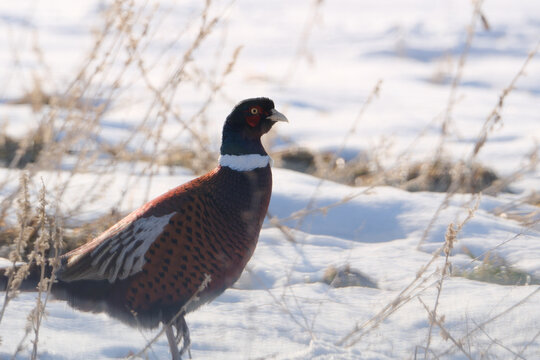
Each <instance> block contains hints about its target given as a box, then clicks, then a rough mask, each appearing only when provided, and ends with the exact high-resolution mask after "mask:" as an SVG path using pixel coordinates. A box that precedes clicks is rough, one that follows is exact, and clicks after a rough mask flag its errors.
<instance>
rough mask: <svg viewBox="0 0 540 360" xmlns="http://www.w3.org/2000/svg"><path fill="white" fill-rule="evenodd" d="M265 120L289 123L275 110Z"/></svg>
mask: <svg viewBox="0 0 540 360" xmlns="http://www.w3.org/2000/svg"><path fill="white" fill-rule="evenodd" d="M267 119H270V120H272V121H285V122H289V119H287V117H286V116H285V115H283V114H282V113H280V112H279V111H277V110H276V109H272V115H270V116H268V117H267Z"/></svg>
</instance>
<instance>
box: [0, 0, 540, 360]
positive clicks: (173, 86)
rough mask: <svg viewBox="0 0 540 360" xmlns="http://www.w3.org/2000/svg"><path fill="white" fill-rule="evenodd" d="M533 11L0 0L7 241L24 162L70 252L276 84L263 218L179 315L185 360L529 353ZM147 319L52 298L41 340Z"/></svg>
mask: <svg viewBox="0 0 540 360" xmlns="http://www.w3.org/2000/svg"><path fill="white" fill-rule="evenodd" d="M539 19H540V3H539V2H538V1H537V0H520V1H516V2H512V3H509V2H508V1H502V0H486V1H479V0H477V1H470V0H450V1H448V0H430V1H427V0H404V1H399V2H396V1H387V0H382V1H378V2H372V1H363V0H362V1H359V0H310V1H295V2H288V1H283V0H279V1H272V2H260V1H257V2H255V1H247V0H236V1H218V0H215V1H206V2H204V1H194V0H192V1H172V0H163V1H153V0H148V1H142V0H141V1H122V0H118V1H98V0H95V1H84V2H80V1H79V2H78V1H67V0H61V1H60V0H56V1H50V0H48V1H46V0H42V1H37V0H34V1H17V2H12V1H9V2H8V1H5V2H2V3H0V84H1V87H0V165H1V166H2V167H1V168H0V201H1V202H0V255H1V256H4V257H6V256H7V254H8V253H9V251H10V250H11V249H13V245H12V244H13V242H14V240H15V239H16V237H17V234H18V229H19V227H20V226H19V225H18V224H17V212H18V211H19V210H18V208H17V203H16V200H17V198H18V196H19V193H20V189H19V177H20V174H21V173H22V172H23V171H24V172H26V173H27V174H28V176H29V179H30V181H29V190H30V194H31V196H32V198H33V199H35V197H36V194H37V193H38V191H39V188H40V187H41V186H42V183H43V184H44V185H45V188H46V190H47V200H48V203H49V205H48V209H47V211H48V214H49V216H50V217H51V219H54V221H56V223H58V224H60V225H61V226H62V227H64V240H65V242H66V246H67V247H68V248H70V247H73V246H76V245H77V244H80V243H82V242H84V241H86V240H88V239H89V238H91V237H92V236H95V235H97V234H99V232H100V231H102V230H104V229H105V228H107V227H108V226H110V225H111V224H112V223H114V221H116V220H118V219H119V218H120V217H121V216H122V215H124V214H126V213H127V212H129V211H130V210H132V209H134V208H136V207H138V206H140V205H141V204H142V203H144V201H146V200H149V199H150V198H152V197H154V196H156V195H159V194H161V193H163V192H164V191H166V190H168V189H170V188H172V187H174V186H177V185H179V184H181V183H183V182H185V181H187V180H189V179H191V178H193V177H195V176H196V175H198V174H201V173H203V172H205V171H206V170H208V169H210V168H212V167H213V166H214V165H215V163H216V159H217V154H218V151H219V145H220V136H221V126H222V124H223V121H224V119H225V116H226V115H227V114H228V113H229V112H230V110H231V109H232V107H233V106H234V104H235V103H237V102H238V101H240V100H242V99H244V98H248V97H255V96H267V97H270V98H272V99H273V100H274V101H275V103H276V108H277V109H279V110H280V111H281V112H283V113H285V114H286V115H287V117H288V118H289V120H290V124H288V125H286V126H281V127H279V128H276V129H274V130H272V133H271V134H270V135H269V136H267V138H266V140H265V141H266V148H267V149H268V150H269V152H270V153H271V155H272V156H273V158H274V160H275V167H274V183H275V185H274V192H273V196H272V201H271V204H270V209H269V217H268V221H267V222H266V223H265V227H264V229H263V231H262V233H261V237H260V239H259V245H258V248H257V250H256V252H255V255H254V257H253V259H252V260H251V261H250V263H249V264H248V269H247V271H246V272H245V273H244V274H243V276H242V278H241V279H240V280H239V281H238V282H237V284H235V286H234V288H233V289H229V290H227V291H226V292H225V293H224V294H223V295H222V296H221V297H219V298H218V299H217V300H215V301H214V302H213V303H211V304H210V305H208V306H205V307H204V308H202V309H200V310H199V311H197V312H195V313H192V314H190V315H189V316H188V317H187V321H188V324H189V325H190V329H191V335H192V354H193V358H194V359H416V358H427V359H473V358H474V359H535V358H537V357H538V354H540V330H539V329H540V310H539V308H538V305H537V304H538V301H539V298H540V287H539V285H538V284H540V225H539V220H540V213H539V206H540V193H539V191H540V169H539V168H538V155H539V150H538V146H539V142H540V58H539V56H540V55H538V51H539V44H540V20H539ZM34 207H37V205H36V204H35V202H34ZM35 211H36V210H35V209H34V212H35ZM51 221H52V220H51ZM38 232H39V231H38ZM28 233H29V235H28V238H29V240H32V239H33V238H35V235H36V231H34V232H32V231H28ZM35 297H36V296H35V294H29V293H25V294H21V295H20V296H18V297H17V298H15V299H14V300H12V301H11V302H10V303H9V304H8V306H7V308H6V312H5V315H4V318H3V319H2V320H1V323H0V339H1V343H0V359H4V358H6V359H9V358H12V356H14V357H15V358H16V359H26V358H28V356H29V354H30V349H31V341H32V340H33V339H34V336H35V335H34V332H33V331H25V328H26V325H27V316H28V314H29V312H30V311H31V309H32V308H33V307H34V306H35ZM154 334H155V332H151V331H140V330H137V329H132V328H128V327H126V326H124V325H122V324H120V323H118V322H117V321H115V320H113V319H110V318H108V317H107V316H105V315H102V314H99V315H96V314H88V313H81V312H77V311H73V310H72V309H70V308H69V307H68V306H67V305H66V304H65V303H62V302H55V301H49V303H48V304H47V307H46V316H45V318H44V321H43V323H42V325H41V330H40V337H39V352H38V355H39V356H38V357H39V358H40V359H116V358H124V357H127V356H128V355H129V354H134V353H137V352H138V351H139V350H141V349H142V348H143V347H144V346H145V344H146V343H147V342H148V341H149V340H150V339H151V337H152V336H153V335H154ZM168 356H169V355H168V346H167V343H166V340H165V338H160V339H159V340H158V341H157V342H156V343H155V344H153V345H152V347H151V349H150V350H149V351H147V352H146V353H145V354H144V357H145V358H149V359H163V358H167V357H168Z"/></svg>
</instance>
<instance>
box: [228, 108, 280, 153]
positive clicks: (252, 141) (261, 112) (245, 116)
mask: <svg viewBox="0 0 540 360" xmlns="http://www.w3.org/2000/svg"><path fill="white" fill-rule="evenodd" d="M278 121H286V122H288V120H287V118H286V117H285V115H283V114H282V113H280V112H279V111H277V110H276V109H275V108H274V102H273V101H272V100H270V99H268V98H254V99H247V100H244V101H241V102H240V103H238V105H236V106H235V107H234V109H233V111H232V112H231V113H230V114H229V116H227V120H226V121H225V125H224V126H223V138H222V143H221V154H222V155H247V154H260V155H266V151H265V150H264V148H263V146H262V144H261V136H262V135H264V134H266V133H267V132H268V131H270V129H271V128H272V126H273V125H274V124H275V123H276V122H278Z"/></svg>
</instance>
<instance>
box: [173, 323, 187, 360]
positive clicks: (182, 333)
mask: <svg viewBox="0 0 540 360" xmlns="http://www.w3.org/2000/svg"><path fill="white" fill-rule="evenodd" d="M173 326H174V327H175V328H176V343H177V344H179V343H180V340H182V339H184V341H183V343H182V348H181V349H180V356H182V355H183V354H184V353H185V352H186V351H187V352H188V355H189V358H190V359H191V350H190V348H189V347H190V345H191V339H190V336H189V328H188V326H187V323H186V319H185V318H184V315H181V316H179V317H177V318H176V321H175V322H174V325H173Z"/></svg>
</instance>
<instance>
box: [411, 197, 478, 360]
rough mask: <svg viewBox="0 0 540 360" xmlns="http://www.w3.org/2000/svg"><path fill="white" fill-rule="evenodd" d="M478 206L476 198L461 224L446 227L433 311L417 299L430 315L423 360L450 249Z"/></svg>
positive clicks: (447, 271)
mask: <svg viewBox="0 0 540 360" xmlns="http://www.w3.org/2000/svg"><path fill="white" fill-rule="evenodd" d="M479 205H480V196H478V197H477V199H476V204H475V206H474V207H473V208H471V209H469V214H468V216H467V217H466V218H465V219H464V220H463V221H462V222H461V223H459V224H458V225H457V226H456V225H454V224H453V223H450V224H449V225H448V228H447V230H446V234H445V236H444V246H443V252H444V255H445V257H444V265H443V267H442V269H441V272H440V278H439V281H437V285H436V288H437V295H436V296H435V304H434V306H433V310H431V311H430V310H429V308H428V307H427V306H426V305H425V304H424V303H423V302H422V301H421V300H420V299H419V300H420V301H421V302H422V305H424V307H425V308H426V310H427V311H428V313H429V314H430V316H429V318H430V322H429V330H428V336H427V341H426V346H425V351H424V359H427V358H428V352H429V347H430V345H431V336H432V331H433V325H434V324H437V325H438V326H439V322H438V321H437V310H438V307H439V300H440V298H441V293H442V288H443V282H444V280H445V279H446V277H447V276H448V275H449V274H450V266H451V264H450V254H451V252H452V249H453V248H454V244H455V243H456V241H457V235H458V234H459V233H460V232H461V230H462V229H463V226H465V224H466V223H467V222H468V221H469V220H470V219H472V217H473V216H474V213H475V212H476V210H478V206H479ZM439 328H440V329H441V331H442V333H443V334H445V335H444V337H446V338H449V337H450V336H449V335H448V332H447V331H446V330H445V329H444V328H443V327H441V326H439Z"/></svg>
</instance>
